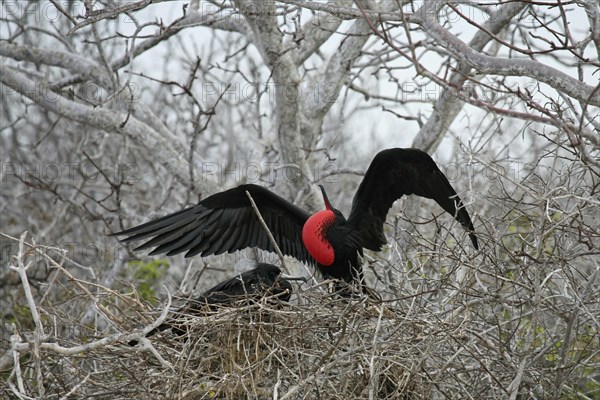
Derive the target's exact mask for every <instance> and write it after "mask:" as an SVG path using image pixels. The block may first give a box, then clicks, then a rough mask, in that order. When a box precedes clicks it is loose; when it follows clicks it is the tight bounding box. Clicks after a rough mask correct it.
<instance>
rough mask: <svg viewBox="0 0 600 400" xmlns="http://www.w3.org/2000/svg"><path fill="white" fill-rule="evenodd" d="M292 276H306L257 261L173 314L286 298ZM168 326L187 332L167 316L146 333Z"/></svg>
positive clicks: (181, 333) (299, 278)
mask: <svg viewBox="0 0 600 400" xmlns="http://www.w3.org/2000/svg"><path fill="white" fill-rule="evenodd" d="M292 280H302V281H306V278H304V277H292V276H287V275H284V274H282V272H281V269H279V267H276V266H275V265H272V264H265V263H259V264H258V265H257V267H256V268H254V269H252V270H250V271H246V272H244V273H241V274H239V275H236V276H234V277H233V278H230V279H227V280H226V281H223V282H221V283H219V284H217V285H216V286H214V287H212V288H210V289H208V290H207V291H206V292H204V293H203V294H202V295H200V296H199V297H197V298H195V299H192V300H189V301H188V302H187V303H186V304H185V305H184V306H183V307H181V308H179V309H178V310H177V312H176V314H177V315H179V316H190V315H196V316H199V315H204V314H206V313H207V312H208V311H215V310H217V309H218V308H219V307H228V306H236V305H240V304H247V303H249V302H258V301H260V300H261V299H263V298H272V299H277V300H279V301H285V302H287V301H289V300H290V297H291V296H292V284H291V283H290V281H292ZM169 328H170V329H171V331H172V332H173V333H175V334H176V335H178V336H182V335H184V334H185V333H186V332H187V328H186V326H185V324H184V323H182V322H181V321H178V319H177V318H169V319H168V320H167V321H165V322H164V323H162V324H161V325H159V326H158V327H157V328H155V329H153V330H151V331H150V332H148V334H147V335H146V337H148V336H152V335H154V334H155V333H157V332H159V331H164V330H167V329H169ZM137 343H138V342H137V340H132V341H130V342H129V345H131V346H135V345H136V344H137Z"/></svg>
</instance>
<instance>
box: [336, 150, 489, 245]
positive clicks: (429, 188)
mask: <svg viewBox="0 0 600 400" xmlns="http://www.w3.org/2000/svg"><path fill="white" fill-rule="evenodd" d="M409 194H415V195H417V196H422V197H427V198H429V199H433V200H435V201H436V202H437V203H438V204H439V205H440V206H441V207H442V208H443V209H444V210H446V212H448V213H449V214H450V215H452V216H453V217H454V218H455V219H456V220H457V221H458V222H460V224H461V225H462V226H463V227H464V228H465V229H466V230H467V231H468V232H469V237H470V238H471V242H472V243H473V246H474V247H475V248H476V249H477V248H478V247H479V246H478V243H477V237H476V236H475V233H474V229H473V222H471V217H470V216H469V213H468V212H467V210H466V209H465V207H464V205H463V203H462V201H461V200H460V198H459V197H458V195H457V194H456V191H455V190H454V188H453V187H452V185H450V182H448V179H447V178H446V176H445V175H444V174H443V173H442V171H440V169H439V168H438V166H437V164H436V163H435V161H433V159H432V158H431V157H430V156H429V155H428V154H427V153H425V152H424V151H421V150H418V149H387V150H383V151H381V152H379V153H378V154H377V155H376V156H375V158H373V161H371V165H370V166H369V168H368V170H367V172H366V173H365V177H364V178H363V180H362V182H361V184H360V186H359V187H358V190H357V191H356V194H355V195H354V200H353V201H352V211H351V212H350V216H349V217H348V224H350V225H351V226H353V227H355V229H357V230H359V231H360V232H361V236H362V240H363V243H362V244H363V246H364V247H366V248H368V249H371V250H375V251H378V250H380V248H381V246H382V245H384V244H385V243H386V240H385V236H384V234H383V223H384V222H385V218H386V215H387V213H388V210H389V209H390V207H391V206H392V204H393V203H394V201H396V200H397V199H399V198H400V197H402V196H403V195H409Z"/></svg>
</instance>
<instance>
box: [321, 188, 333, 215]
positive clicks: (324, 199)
mask: <svg viewBox="0 0 600 400" xmlns="http://www.w3.org/2000/svg"><path fill="white" fill-rule="evenodd" d="M319 187H320V188H321V193H323V201H324V202H325V208H326V209H328V210H333V207H331V203H330V202H329V198H328V197H327V193H325V188H324V187H323V185H319Z"/></svg>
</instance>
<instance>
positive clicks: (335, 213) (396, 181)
mask: <svg viewBox="0 0 600 400" xmlns="http://www.w3.org/2000/svg"><path fill="white" fill-rule="evenodd" d="M321 191H322V192H323V199H324V201H325V207H326V209H325V210H323V211H319V212H317V213H316V214H313V215H312V216H311V215H310V214H309V213H307V212H306V211H304V210H303V209H301V208H299V207H297V206H295V205H294V204H292V203H290V202H289V201H287V200H285V199H283V198H281V197H280V196H278V195H276V194H275V193H273V192H271V191H269V190H267V189H265V188H263V187H260V186H257V185H241V186H238V187H236V188H233V189H229V190H226V191H224V192H220V193H216V194H214V195H212V196H210V197H207V198H206V199H204V200H202V201H201V202H200V203H198V204H197V205H195V206H192V207H189V208H186V209H184V210H181V211H178V212H176V213H173V214H170V215H167V216H165V217H162V218H158V219H155V220H153V221H150V222H147V223H145V224H143V225H139V226H136V227H134V228H131V229H127V230H125V231H122V232H118V233H115V234H114V235H127V236H128V237H127V238H125V239H123V241H124V242H130V241H136V240H141V239H147V238H152V239H151V240H149V241H147V242H146V243H144V244H142V245H141V246H139V247H137V248H136V249H135V250H141V249H147V248H152V247H155V249H154V250H153V251H152V252H151V253H150V254H161V253H166V254H167V255H168V256H170V255H174V254H178V253H182V252H187V253H186V255H185V256H186V257H192V256H195V255H197V254H201V255H202V256H208V255H211V254H221V253H225V252H229V253H231V252H234V251H236V250H241V249H244V248H247V247H258V248H260V249H263V250H267V251H271V252H273V251H274V247H273V245H272V243H271V242H270V241H269V238H268V236H267V233H266V232H265V230H264V229H263V227H262V226H261V224H260V222H259V220H258V218H257V216H256V215H255V212H254V210H253V209H252V207H251V203H250V200H249V199H248V196H247V195H246V192H248V193H250V195H251V196H252V198H253V199H254V202H255V203H256V205H257V208H258V209H259V211H260V213H261V215H262V216H263V218H264V220H265V222H266V224H267V226H268V227H269V229H270V230H271V232H272V233H273V236H274V238H275V241H276V243H277V245H278V246H279V248H280V249H281V251H282V252H283V254H285V255H288V256H292V257H294V258H296V259H298V260H300V261H303V262H306V263H308V264H312V265H316V267H317V269H318V270H319V271H320V272H321V273H322V274H323V276H325V277H332V278H337V279H343V280H344V281H346V282H351V281H354V280H358V281H360V280H361V279H362V267H361V265H360V261H359V255H361V256H362V254H363V248H366V249H370V250H374V251H379V250H381V246H382V245H384V244H386V239H385V235H384V233H383V224H384V222H385V218H386V215H387V213H388V210H389V209H390V207H391V206H392V204H393V203H394V201H396V200H397V199H399V198H400V197H402V196H403V195H409V194H416V195H418V196H422V197H426V198H430V199H433V200H435V201H436V202H437V203H438V204H439V205H440V206H441V207H442V208H443V209H444V210H446V211H447V212H448V213H449V214H451V215H452V216H454V218H456V220H457V221H458V222H460V223H461V224H462V225H463V227H465V228H466V229H467V230H468V232H469V236H470V238H471V242H472V243H473V246H474V247H475V248H476V249H478V244H477V238H476V237H475V233H474V229H473V223H472V222H471V218H470V217H469V214H468V213H467V211H466V210H465V208H464V205H463V203H462V201H461V200H460V198H459V197H458V195H457V194H456V191H455V190H454V189H453V188H452V186H451V185H450V182H448V179H447V178H446V177H445V176H444V174H443V173H442V171H440V169H439V168H438V167H437V165H436V164H435V162H434V161H433V159H432V158H431V157H430V156H429V155H428V154H427V153H425V152H423V151H421V150H417V149H388V150H383V151H381V152H380V153H378V154H377V155H376V156H375V158H374V159H373V161H372V162H371V165H370V166H369V169H368V170H367V172H366V173H365V176H364V178H363V180H362V182H361V184H360V186H359V187H358V190H357V192H356V194H355V195H354V200H353V201H352V210H351V211H350V216H349V217H348V219H346V218H345V217H344V216H343V215H342V213H341V212H340V211H339V210H337V209H335V208H333V207H332V205H331V203H330V202H329V199H328V198H327V194H326V193H325V189H324V188H323V187H322V186H321Z"/></svg>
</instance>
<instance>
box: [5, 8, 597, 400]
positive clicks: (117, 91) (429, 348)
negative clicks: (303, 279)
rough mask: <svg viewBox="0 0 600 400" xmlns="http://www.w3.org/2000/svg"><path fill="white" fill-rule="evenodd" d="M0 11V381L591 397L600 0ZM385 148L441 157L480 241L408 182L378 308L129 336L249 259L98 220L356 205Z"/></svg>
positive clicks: (335, 305)
mask: <svg viewBox="0 0 600 400" xmlns="http://www.w3.org/2000/svg"><path fill="white" fill-rule="evenodd" d="M1 7H2V13H1V15H0V17H1V21H2V25H1V26H0V35H1V40H0V56H1V57H2V58H1V59H0V68H1V73H0V81H1V82H2V85H0V90H1V96H2V97H1V104H2V109H1V111H0V113H1V114H0V115H1V118H2V119H1V127H0V143H1V144H2V146H1V149H0V154H1V167H2V168H1V171H0V179H1V185H2V191H1V193H0V199H1V202H0V208H1V211H0V216H1V218H2V224H1V228H0V245H1V246H2V247H1V252H0V256H1V260H0V261H1V265H2V269H1V270H0V287H2V290H3V293H6V295H4V294H3V295H2V298H0V306H1V307H2V310H3V312H2V321H1V322H2V328H1V329H2V341H1V342H0V350H1V352H0V369H1V370H2V374H3V376H4V377H5V378H6V379H3V387H2V391H3V392H2V393H3V395H5V396H8V397H10V398H34V397H35V398H54V397H59V398H90V397H101V398H103V397H110V398H129V399H131V398H134V397H135V398H138V397H139V398H165V397H167V398H215V397H221V398H232V399H235V398H240V397H248V398H278V399H280V398H281V399H284V398H285V399H289V398H316V397H322V398H370V399H373V398H502V399H505V398H510V399H517V398H556V399H558V398H583V399H586V398H597V396H598V393H599V392H600V383H599V382H598V381H599V379H600V375H598V372H597V371H598V370H600V351H599V350H598V349H599V348H600V328H599V326H600V324H599V320H600V300H599V298H598V295H597V293H598V286H599V284H598V281H599V279H598V274H599V272H598V271H599V269H600V264H599V263H598V261H597V260H598V255H599V253H600V227H599V226H598V215H600V201H599V200H598V197H599V196H598V193H599V177H600V175H599V172H600V161H599V160H600V136H599V132H600V116H599V115H600V83H599V78H598V77H599V76H600V61H599V57H598V55H599V54H600V6H599V5H598V2H597V1H596V0H579V1H560V0H558V1H540V2H536V1H527V2H501V3H498V2H470V1H465V2H447V1H425V2H419V1H411V2H409V1H399V0H382V1H375V0H331V1H327V2H310V1H304V0H279V1H264V0H260V1H259V0H239V1H230V0H206V1H198V0H191V1H189V2H177V1H160V0H158V1H157V0H153V1H150V0H137V1H128V2H118V1H113V0H98V1H91V0H83V1H70V0H69V1H63V0H48V1H41V2H40V1H37V0H32V1H26V0H17V1H13V0H8V1H3V3H2V6H1ZM399 146H400V147H409V146H413V147H418V148H421V149H424V150H426V151H427V152H429V153H430V154H434V156H435V158H436V159H437V161H438V162H439V163H440V165H441V166H442V167H443V169H444V171H445V172H446V174H447V175H448V177H449V179H450V180H451V181H452V183H453V185H454V186H455V187H456V188H457V190H459V193H460V196H461V198H463V200H465V201H466V203H467V207H468V209H469V211H470V212H471V213H472V214H473V215H474V216H475V222H476V223H475V225H476V230H477V234H478V236H479V238H480V241H481V243H482V244H483V245H482V248H481V250H480V251H478V252H475V251H473V250H472V249H470V248H468V246H466V245H464V243H466V240H465V236H464V233H463V232H462V231H461V230H460V228H458V227H457V226H455V225H452V222H451V218H450V217H449V216H444V215H442V212H441V211H440V210H439V209H437V208H435V207H433V206H432V205H431V203H430V202H427V201H424V200H423V201H421V200H419V199H416V198H412V197H410V198H404V199H402V200H401V201H399V202H398V203H397V204H396V205H395V206H394V208H393V209H392V211H391V212H390V215H389V216H388V224H387V228H386V229H387V236H388V239H389V242H390V245H389V246H388V247H386V248H385V249H384V251H382V252H380V253H368V254H366V255H365V257H364V260H363V263H364V266H365V269H366V271H367V275H368V283H369V285H370V286H372V287H373V288H374V289H375V290H376V291H377V292H379V293H380V294H381V296H382V298H383V299H384V303H382V304H372V303H371V302H370V300H368V299H363V298H358V299H351V300H348V299H335V298H330V297H328V295H327V293H326V291H324V290H323V287H322V285H319V284H314V285H312V286H311V287H309V288H303V289H301V290H300V292H299V293H298V295H297V297H298V298H297V300H296V301H295V302H294V303H293V304H290V305H289V306H286V307H283V308H281V309H274V308H273V307H271V306H270V305H269V304H268V303H264V304H259V305H254V306H248V307H241V308H240V309H234V310H226V311H223V312H222V313H217V314H216V315H212V316H208V317H206V318H200V319H199V318H195V319H194V318H191V317H190V323H191V324H192V325H193V330H192V333H193V334H192V336H191V337H190V339H189V340H188V341H175V340H172V339H170V338H168V337H164V338H158V339H156V340H148V339H145V338H144V334H145V333H147V332H148V331H150V330H151V329H153V328H154V327H156V326H158V325H159V324H160V323H161V322H162V321H163V320H164V318H165V317H166V313H167V311H168V305H169V304H170V301H171V300H170V299H171V294H173V296H174V298H175V300H174V301H176V298H177V297H180V296H182V297H183V296H186V295H188V294H190V293H191V292H194V291H195V290H201V289H203V288H206V287H207V286H209V285H210V284H211V283H214V282H213V280H215V279H220V277H222V276H223V275H231V265H232V264H235V263H237V261H239V257H240V255H239V254H237V255H233V256H227V257H223V258H220V259H217V258H213V259H205V260H199V259H196V260H193V261H190V260H185V259H183V258H181V257H174V258H170V259H168V260H166V259H151V258H146V257H145V256H144V255H143V254H134V253H133V252H131V251H130V250H129V249H127V248H125V247H123V246H121V245H119V244H118V243H117V242H116V241H114V240H113V239H111V238H107V237H106V235H107V234H108V233H110V232H113V231H116V230H119V229H122V228H126V227H129V226H132V225H134V224H136V223H140V222H143V221H145V220H147V219H148V218H149V217H153V216H159V215H164V214H166V213H168V212H170V211H175V210H177V209H180V208H182V207H184V206H186V205H189V204H193V203H195V202H197V201H198V199H199V198H202V197H205V196H207V195H210V194H212V193H215V192H217V191H220V190H222V189H224V188H227V187H231V186H234V185H237V184H240V183H243V182H252V183H258V184H261V185H264V186H268V187H272V188H273V190H275V191H277V192H278V193H280V194H281V195H283V196H285V197H287V198H289V199H290V200H293V201H294V202H295V203H297V204H299V205H301V206H303V207H306V208H307V209H310V210H318V209H320V208H321V207H322V205H321V200H320V198H319V195H318V191H317V190H316V185H317V184H319V183H322V184H325V185H326V186H327V187H328V189H330V191H331V192H332V193H333V194H334V195H333V196H332V200H333V201H334V203H335V204H336V205H337V206H338V207H339V208H340V209H342V210H348V209H349V206H350V201H351V194H352V193H353V192H354V190H355V189H354V188H356V187H357V184H358V182H359V180H360V178H361V177H360V175H361V174H362V173H363V172H364V170H365V169H366V167H367V165H368V162H369V160H370V159H371V158H372V157H373V155H374V154H375V153H376V152H377V151H378V150H380V149H383V148H386V147H399ZM26 232H27V233H26ZM140 257H141V258H142V259H143V261H142V262H137V263H136V262H135V260H136V259H139V258H140ZM243 257H244V258H246V257H247V258H249V259H254V258H255V257H259V258H265V257H268V255H265V254H255V253H253V252H248V254H244V255H243ZM275 260H276V259H275ZM167 267H168V271H165V269H166V268H167ZM296 267H298V268H300V267H299V266H296ZM209 270H212V271H210V272H209ZM219 271H220V272H219ZM298 271H303V269H298ZM144 285H145V286H144ZM163 285H164V286H163ZM196 286H198V287H197V288H196ZM155 295H156V296H157V297H159V298H160V299H161V300H164V301H166V302H167V304H165V303H158V307H159V312H158V313H154V314H153V313H151V312H148V310H149V309H151V308H152V307H153V306H154V305H155V304H153V303H152V299H153V297H154V296H155ZM131 339H137V340H139V341H141V342H142V346H141V347H140V348H139V349H138V348H135V349H132V348H130V347H128V346H126V345H125V343H127V341H128V340H131Z"/></svg>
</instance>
